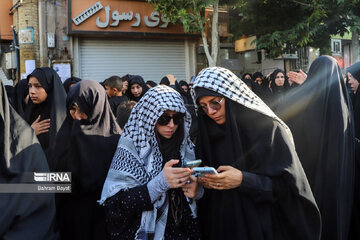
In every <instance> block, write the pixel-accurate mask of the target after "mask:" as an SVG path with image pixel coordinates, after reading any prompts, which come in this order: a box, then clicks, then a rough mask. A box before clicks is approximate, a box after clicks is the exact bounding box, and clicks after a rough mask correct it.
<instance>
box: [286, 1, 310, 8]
mask: <svg viewBox="0 0 360 240" xmlns="http://www.w3.org/2000/svg"><path fill="white" fill-rule="evenodd" d="M291 1H292V2H294V3H297V4H300V5H303V6H306V7H311V8H312V7H313V5H311V4H309V3H303V2H299V1H296V0H291Z"/></svg>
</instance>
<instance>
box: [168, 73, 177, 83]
mask: <svg viewBox="0 0 360 240" xmlns="http://www.w3.org/2000/svg"><path fill="white" fill-rule="evenodd" d="M166 77H167V78H168V79H169V82H170V85H175V82H176V78H175V76H174V75H172V74H168V75H166Z"/></svg>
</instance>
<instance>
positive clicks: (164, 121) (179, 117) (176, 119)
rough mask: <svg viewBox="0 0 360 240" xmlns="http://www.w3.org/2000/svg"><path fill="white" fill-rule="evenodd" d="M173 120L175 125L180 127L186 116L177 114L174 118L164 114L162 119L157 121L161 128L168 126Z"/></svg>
mask: <svg viewBox="0 0 360 240" xmlns="http://www.w3.org/2000/svg"><path fill="white" fill-rule="evenodd" d="M171 119H172V120H173V121H174V124H175V125H179V124H180V123H182V121H183V120H184V114H182V113H177V114H174V115H173V116H169V115H167V114H163V115H161V117H159V119H158V120H157V123H158V124H159V125H161V126H166V125H168V124H169V122H170V120H171Z"/></svg>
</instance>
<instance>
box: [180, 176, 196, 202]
mask: <svg viewBox="0 0 360 240" xmlns="http://www.w3.org/2000/svg"><path fill="white" fill-rule="evenodd" d="M198 189H199V183H198V181H197V178H196V177H195V176H194V175H191V176H190V183H187V184H185V185H184V186H183V187H182V190H183V191H184V195H185V196H187V197H188V198H194V197H195V196H196V194H197V191H198Z"/></svg>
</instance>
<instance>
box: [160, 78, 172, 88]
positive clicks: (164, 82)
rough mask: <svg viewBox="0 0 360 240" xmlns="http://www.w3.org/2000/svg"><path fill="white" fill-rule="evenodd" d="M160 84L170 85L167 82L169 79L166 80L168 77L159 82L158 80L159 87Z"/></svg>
mask: <svg viewBox="0 0 360 240" xmlns="http://www.w3.org/2000/svg"><path fill="white" fill-rule="evenodd" d="M161 84H164V85H166V86H169V85H170V81H169V79H168V77H166V76H165V77H163V78H162V79H161V80H160V85H161Z"/></svg>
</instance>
